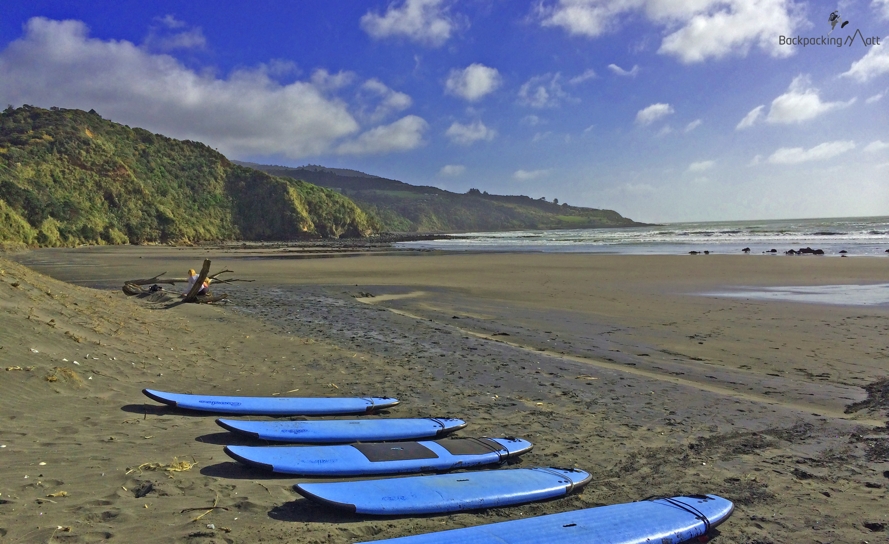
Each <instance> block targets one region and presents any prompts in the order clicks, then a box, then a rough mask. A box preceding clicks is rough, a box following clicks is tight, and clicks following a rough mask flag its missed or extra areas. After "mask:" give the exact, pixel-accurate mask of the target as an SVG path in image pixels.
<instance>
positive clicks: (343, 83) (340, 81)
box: [312, 68, 357, 91]
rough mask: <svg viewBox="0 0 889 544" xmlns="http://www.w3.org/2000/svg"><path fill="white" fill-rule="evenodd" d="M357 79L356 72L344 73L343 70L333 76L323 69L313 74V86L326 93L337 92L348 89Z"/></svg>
mask: <svg viewBox="0 0 889 544" xmlns="http://www.w3.org/2000/svg"><path fill="white" fill-rule="evenodd" d="M356 78H357V76H356V74H355V72H343V71H342V70H341V71H339V72H337V73H335V74H331V73H330V72H328V71H327V70H325V69H323V68H319V69H318V70H315V71H314V72H312V85H314V86H315V87H317V88H318V89H321V90H324V91H336V90H339V89H342V88H343V87H348V86H349V85H351V84H352V83H353V82H354V81H355V79H356Z"/></svg>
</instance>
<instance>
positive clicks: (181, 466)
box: [126, 457, 198, 478]
mask: <svg viewBox="0 0 889 544" xmlns="http://www.w3.org/2000/svg"><path fill="white" fill-rule="evenodd" d="M192 461H193V462H188V461H180V460H179V458H178V457H174V458H173V462H172V463H169V464H164V463H142V464H141V465H139V466H137V467H135V468H131V469H128V470H127V471H126V474H131V473H133V472H136V471H139V472H143V471H146V470H155V471H163V472H166V473H167V475H168V476H170V477H171V478H172V477H173V475H172V474H171V473H173V472H186V471H188V470H191V469H192V468H194V467H195V466H197V464H198V463H197V461H194V459H192Z"/></svg>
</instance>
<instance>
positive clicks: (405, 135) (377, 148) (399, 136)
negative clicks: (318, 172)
mask: <svg viewBox="0 0 889 544" xmlns="http://www.w3.org/2000/svg"><path fill="white" fill-rule="evenodd" d="M427 128H429V124H428V123H426V121H424V120H423V119H422V118H421V117H417V116H416V115H408V116H406V117H402V118H401V119H399V120H398V121H395V122H394V123H391V124H389V125H384V126H379V127H375V128H372V129H370V130H368V131H366V132H364V133H362V134H361V135H360V136H358V137H357V138H355V139H354V140H352V141H348V142H344V143H342V144H340V145H339V146H338V147H337V149H336V152H337V153H338V154H340V155H371V154H381V153H392V152H399V151H410V150H411V149H416V148H417V147H420V146H421V145H423V143H424V142H423V133H424V132H425V131H426V129H427Z"/></svg>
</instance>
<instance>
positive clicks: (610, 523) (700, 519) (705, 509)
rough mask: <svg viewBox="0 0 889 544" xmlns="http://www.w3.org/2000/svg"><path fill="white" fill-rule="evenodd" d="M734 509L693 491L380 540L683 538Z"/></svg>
mask: <svg viewBox="0 0 889 544" xmlns="http://www.w3.org/2000/svg"><path fill="white" fill-rule="evenodd" d="M733 509H734V505H733V504H732V503H731V501H728V500H726V499H723V498H722V497H718V496H716V495H689V496H683V497H671V498H666V499H654V500H645V501H640V502H633V503H627V504H615V505H611V506H601V507H598V508H587V509H585V510H575V511H573V512H565V513H563V514H550V515H548V516H539V517H533V518H526V519H518V520H513V521H503V522H500V523H491V524H488V525H479V526H476V527H466V528H464V529H452V530H450V531H440V532H437V533H427V534H424V535H415V536H406V537H401V538H392V539H388V540H377V541H376V543H377V544H379V543H382V542H386V543H389V544H453V543H454V542H458V543H460V544H539V543H540V542H558V543H559V544H590V543H593V542H595V543H596V544H643V543H648V544H653V543H655V542H656V543H657V544H679V543H680V542H685V541H687V540H690V539H692V538H696V537H699V536H701V535H705V534H707V533H708V532H709V531H710V529H711V528H713V527H716V526H717V525H719V524H720V523H722V522H723V521H725V520H726V519H727V518H728V517H729V516H730V515H731V514H732V510H733ZM364 544H368V543H364Z"/></svg>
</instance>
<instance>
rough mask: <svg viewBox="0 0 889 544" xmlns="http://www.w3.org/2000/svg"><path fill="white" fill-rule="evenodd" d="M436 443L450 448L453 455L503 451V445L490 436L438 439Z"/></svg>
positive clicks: (447, 448) (449, 451)
mask: <svg viewBox="0 0 889 544" xmlns="http://www.w3.org/2000/svg"><path fill="white" fill-rule="evenodd" d="M435 443H436V444H438V445H439V446H441V447H442V448H444V449H446V450H448V453H450V454H451V455H481V454H483V453H492V452H498V451H503V446H501V445H500V444H498V443H497V442H494V441H493V440H491V439H489V438H447V439H445V440H436V441H435Z"/></svg>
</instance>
